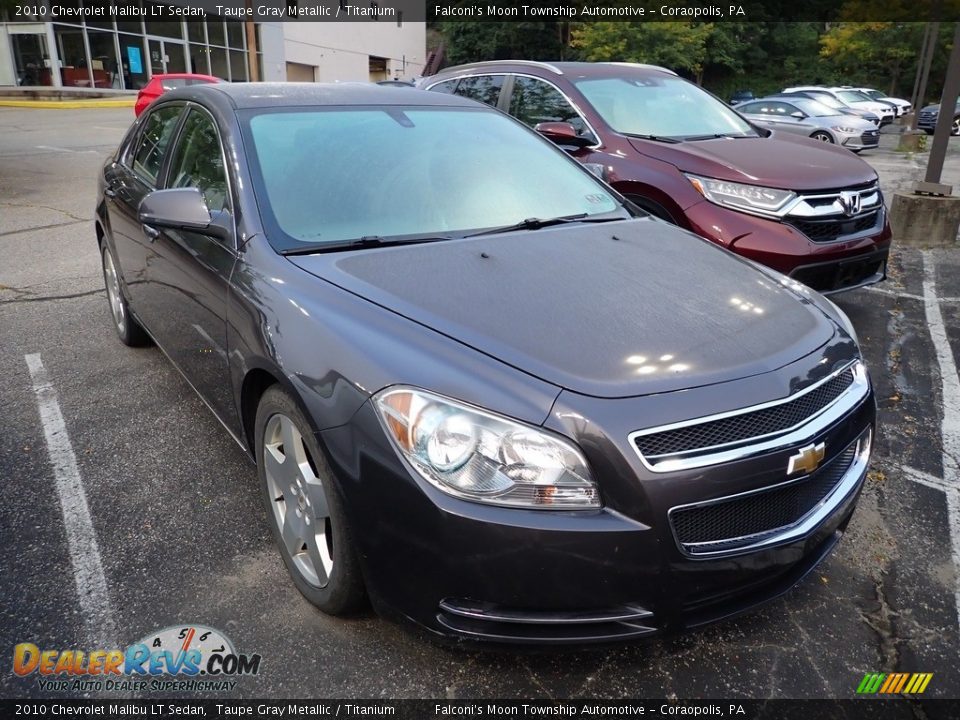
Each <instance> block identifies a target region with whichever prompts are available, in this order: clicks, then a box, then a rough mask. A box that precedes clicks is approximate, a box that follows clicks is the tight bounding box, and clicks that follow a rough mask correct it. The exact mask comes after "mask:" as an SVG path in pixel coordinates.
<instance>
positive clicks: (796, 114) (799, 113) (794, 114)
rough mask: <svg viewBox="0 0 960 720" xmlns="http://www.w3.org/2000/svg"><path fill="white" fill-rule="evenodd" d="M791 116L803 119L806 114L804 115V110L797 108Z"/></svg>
mask: <svg viewBox="0 0 960 720" xmlns="http://www.w3.org/2000/svg"><path fill="white" fill-rule="evenodd" d="M790 117H792V118H796V119H797V120H803V119H804V118H805V117H806V115H804V114H803V113H802V112H800V111H799V110H797V111H795V112H792V113H790Z"/></svg>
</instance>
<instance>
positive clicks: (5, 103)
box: [0, 98, 137, 110]
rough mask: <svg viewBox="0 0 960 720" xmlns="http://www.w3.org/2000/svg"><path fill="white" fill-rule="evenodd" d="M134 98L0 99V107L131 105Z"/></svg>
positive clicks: (134, 100)
mask: <svg viewBox="0 0 960 720" xmlns="http://www.w3.org/2000/svg"><path fill="white" fill-rule="evenodd" d="M136 102H137V101H136V98H129V99H128V98H122V99H117V100H0V107H14V108H44V109H58V110H76V109H79V108H119V107H133V106H134V105H135V104H136Z"/></svg>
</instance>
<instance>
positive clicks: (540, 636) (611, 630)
mask: <svg viewBox="0 0 960 720" xmlns="http://www.w3.org/2000/svg"><path fill="white" fill-rule="evenodd" d="M437 621H438V622H439V623H440V624H441V625H443V626H444V627H446V628H448V629H449V630H453V631H454V632H456V633H458V634H460V635H464V636H467V637H471V638H474V639H477V640H489V641H494V642H510V643H591V642H607V641H613V640H625V639H630V638H637V637H643V636H644V635H651V634H653V633H655V632H656V631H657V627H656V626H655V625H654V624H653V622H652V621H653V613H652V612H650V611H649V610H646V609H645V608H642V607H640V606H639V605H622V606H619V607H612V608H601V609H592V610H569V611H550V610H525V609H518V608H507V607H503V606H501V605H495V604H493V603H483V602H477V601H474V600H455V599H446V600H443V601H441V603H440V612H439V613H438V614H437Z"/></svg>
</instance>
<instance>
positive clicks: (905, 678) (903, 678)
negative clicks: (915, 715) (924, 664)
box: [857, 673, 933, 695]
mask: <svg viewBox="0 0 960 720" xmlns="http://www.w3.org/2000/svg"><path fill="white" fill-rule="evenodd" d="M932 678H933V673H867V674H866V675H864V676H863V680H861V681H860V684H859V685H858V686H857V694H858V695H872V694H874V693H880V694H884V695H897V694H901V693H902V694H904V695H919V694H920V693H922V692H924V691H925V690H926V689H927V685H929V684H930V680H931V679H932Z"/></svg>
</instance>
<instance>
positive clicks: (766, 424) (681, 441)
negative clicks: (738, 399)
mask: <svg viewBox="0 0 960 720" xmlns="http://www.w3.org/2000/svg"><path fill="white" fill-rule="evenodd" d="M852 382H853V370H852V369H850V368H847V369H846V370H844V371H843V372H841V373H840V374H839V375H837V376H836V377H835V378H832V379H831V380H828V381H827V382H825V383H823V384H822V385H820V386H819V387H817V388H815V389H814V390H811V391H810V392H808V393H806V394H804V395H801V396H800V397H798V398H796V399H795V400H789V401H787V402H784V403H780V404H779V405H773V406H771V407H766V408H763V409H761V410H756V411H754V412H747V413H743V414H740V415H733V416H731V417H726V418H721V419H720V420H713V421H709V422H705V423H700V424H698V425H687V426H685V427H680V428H676V429H673V430H664V431H662V432H658V433H651V434H650V435H638V436H637V437H636V438H635V439H634V442H635V443H636V446H637V449H638V450H639V451H640V453H641V454H642V455H643V456H644V457H646V458H648V459H650V458H654V457H657V456H660V455H675V454H679V453H687V452H691V451H694V450H705V449H707V448H711V447H715V446H717V445H728V444H731V443H737V442H742V441H744V440H750V439H752V438H757V437H761V436H764V435H770V434H773V433H778V432H782V431H784V430H789V429H790V428H792V427H794V426H795V425H799V424H800V423H802V422H804V421H805V420H807V419H808V418H810V417H811V416H812V415H815V414H817V413H819V412H820V411H821V410H823V409H824V408H825V407H827V405H829V404H830V403H832V402H833V401H834V400H836V399H837V398H838V397H840V395H841V394H842V393H843V391H844V390H846V389H847V388H848V387H849V386H850V384H851V383H852Z"/></svg>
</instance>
